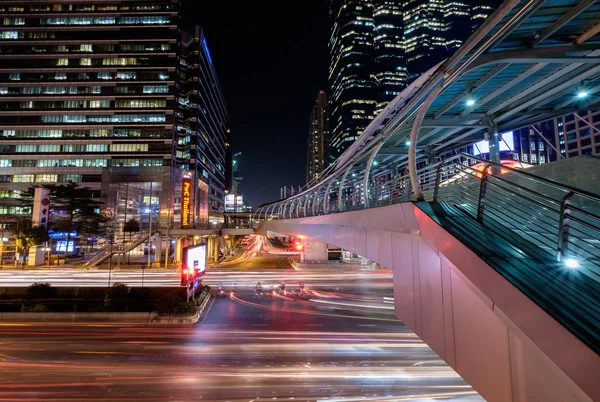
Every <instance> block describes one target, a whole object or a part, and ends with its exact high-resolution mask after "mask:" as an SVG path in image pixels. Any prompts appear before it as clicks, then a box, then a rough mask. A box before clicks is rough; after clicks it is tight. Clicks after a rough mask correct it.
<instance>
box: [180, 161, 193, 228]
mask: <svg viewBox="0 0 600 402" xmlns="http://www.w3.org/2000/svg"><path fill="white" fill-rule="evenodd" d="M191 204H192V177H191V175H190V174H186V173H184V175H183V177H182V178H181V226H182V227H189V226H190V214H191V210H192V208H191Z"/></svg>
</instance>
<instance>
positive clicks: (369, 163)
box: [363, 141, 385, 208]
mask: <svg viewBox="0 0 600 402" xmlns="http://www.w3.org/2000/svg"><path fill="white" fill-rule="evenodd" d="M384 143H385V142H384V141H381V142H380V143H379V144H377V145H375V148H374V149H373V150H372V151H371V155H370V156H369V159H368V160H367V166H365V172H364V175H363V197H364V198H365V202H364V203H363V205H364V207H365V208H369V173H370V172H371V166H372V165H373V161H374V160H375V158H376V157H377V153H378V152H379V150H380V149H381V147H382V146H383V144H384Z"/></svg>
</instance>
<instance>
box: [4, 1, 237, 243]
mask: <svg viewBox="0 0 600 402" xmlns="http://www.w3.org/2000/svg"><path fill="white" fill-rule="evenodd" d="M179 6H180V2H179V1H178V0H153V1H146V0H106V1H102V0H77V1H72V2H71V1H67V0H61V1H54V0H36V1H23V0H14V1H13V0H8V1H2V2H0V13H1V14H2V16H3V19H2V20H1V21H0V24H2V32H0V34H1V36H0V46H1V47H2V50H1V53H0V65H1V69H0V145H1V149H2V152H3V155H2V158H0V159H1V161H0V194H1V197H0V213H4V214H8V215H19V214H23V215H25V214H29V213H31V211H30V210H28V207H23V206H22V204H20V203H19V200H18V197H19V192H20V191H21V190H24V189H26V188H28V187H30V186H32V185H44V184H49V183H55V184H60V183H70V182H72V183H80V184H81V185H82V186H85V187H90V188H91V189H92V190H93V194H94V196H95V197H97V198H102V200H103V201H105V202H106V204H107V206H108V207H109V209H110V210H112V211H113V212H112V213H114V215H115V216H116V217H117V220H116V222H115V225H114V226H115V230H116V231H117V232H118V230H119V226H120V225H122V223H123V220H124V219H127V218H136V219H139V220H140V221H141V223H142V226H144V225H149V224H150V222H152V221H154V222H156V223H160V224H166V223H167V221H170V222H175V224H177V222H178V219H179V215H180V213H181V192H180V190H181V182H182V181H181V176H182V174H183V173H184V172H185V173H186V174H189V175H190V179H191V180H192V182H191V184H192V189H194V190H196V189H197V188H198V189H200V190H202V191H205V192H206V193H207V194H208V195H207V196H206V197H204V198H202V197H200V196H198V198H196V199H195V198H194V196H192V197H191V199H189V200H187V201H188V202H189V203H190V204H191V207H190V211H189V214H190V216H191V221H190V224H191V223H193V222H194V221H195V222H196V223H200V221H199V214H200V210H199V209H200V208H201V207H200V205H199V204H198V203H205V204H206V205H207V208H208V209H212V210H217V209H222V204H223V202H222V199H223V190H224V186H225V173H224V169H225V145H224V143H225V130H226V127H225V123H226V122H225V104H224V102H223V98H222V95H221V93H220V90H219V86H218V82H217V81H216V74H215V72H214V68H213V67H212V63H211V61H210V54H209V53H208V49H207V46H206V41H205V40H204V39H203V37H202V36H201V35H200V33H199V31H196V32H192V33H190V34H189V35H184V34H181V33H180V32H183V31H184V29H181V28H182V27H181V26H180V25H179V23H180V15H179V14H180V11H179ZM200 190H198V191H200ZM100 195H102V197H101V196H100ZM194 205H196V210H194V208H193V206H194ZM207 208H204V210H206V209H207ZM148 211H149V212H148ZM153 214H154V216H151V215H153ZM156 214H157V215H159V217H158V218H156ZM204 215H206V214H204ZM119 216H123V217H121V218H119ZM155 218H156V219H155ZM118 219H121V220H120V221H119V220H118ZM154 224H155V223H152V226H153V227H154V228H156V227H155V226H154Z"/></svg>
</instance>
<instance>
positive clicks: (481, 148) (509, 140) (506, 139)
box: [473, 131, 515, 156]
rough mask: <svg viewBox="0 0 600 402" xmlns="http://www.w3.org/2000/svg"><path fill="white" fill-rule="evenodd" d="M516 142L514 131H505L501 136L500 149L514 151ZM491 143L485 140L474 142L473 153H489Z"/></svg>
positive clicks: (475, 154)
mask: <svg viewBox="0 0 600 402" xmlns="http://www.w3.org/2000/svg"><path fill="white" fill-rule="evenodd" d="M514 149H515V144H514V140H513V132H512V131H509V132H508V133H503V134H502V136H501V137H500V151H514ZM489 153H490V144H489V142H488V141H486V140H483V141H479V142H476V143H475V144H473V155H474V156H477V155H481V154H489Z"/></svg>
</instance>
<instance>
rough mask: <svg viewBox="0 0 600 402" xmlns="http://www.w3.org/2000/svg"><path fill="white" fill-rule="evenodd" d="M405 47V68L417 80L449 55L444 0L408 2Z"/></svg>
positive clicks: (406, 5)
mask: <svg viewBox="0 0 600 402" xmlns="http://www.w3.org/2000/svg"><path fill="white" fill-rule="evenodd" d="M403 3H404V5H403V10H404V48H405V50H406V66H407V69H408V74H409V77H410V79H411V80H414V79H415V78H417V77H418V76H420V75H421V74H423V73H424V72H426V71H427V70H429V69H430V68H431V67H433V66H435V65H436V64H437V63H439V62H440V61H442V60H444V59H445V58H446V57H447V56H448V52H447V48H446V23H445V20H444V11H445V4H444V0H406V1H404V2H403Z"/></svg>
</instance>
